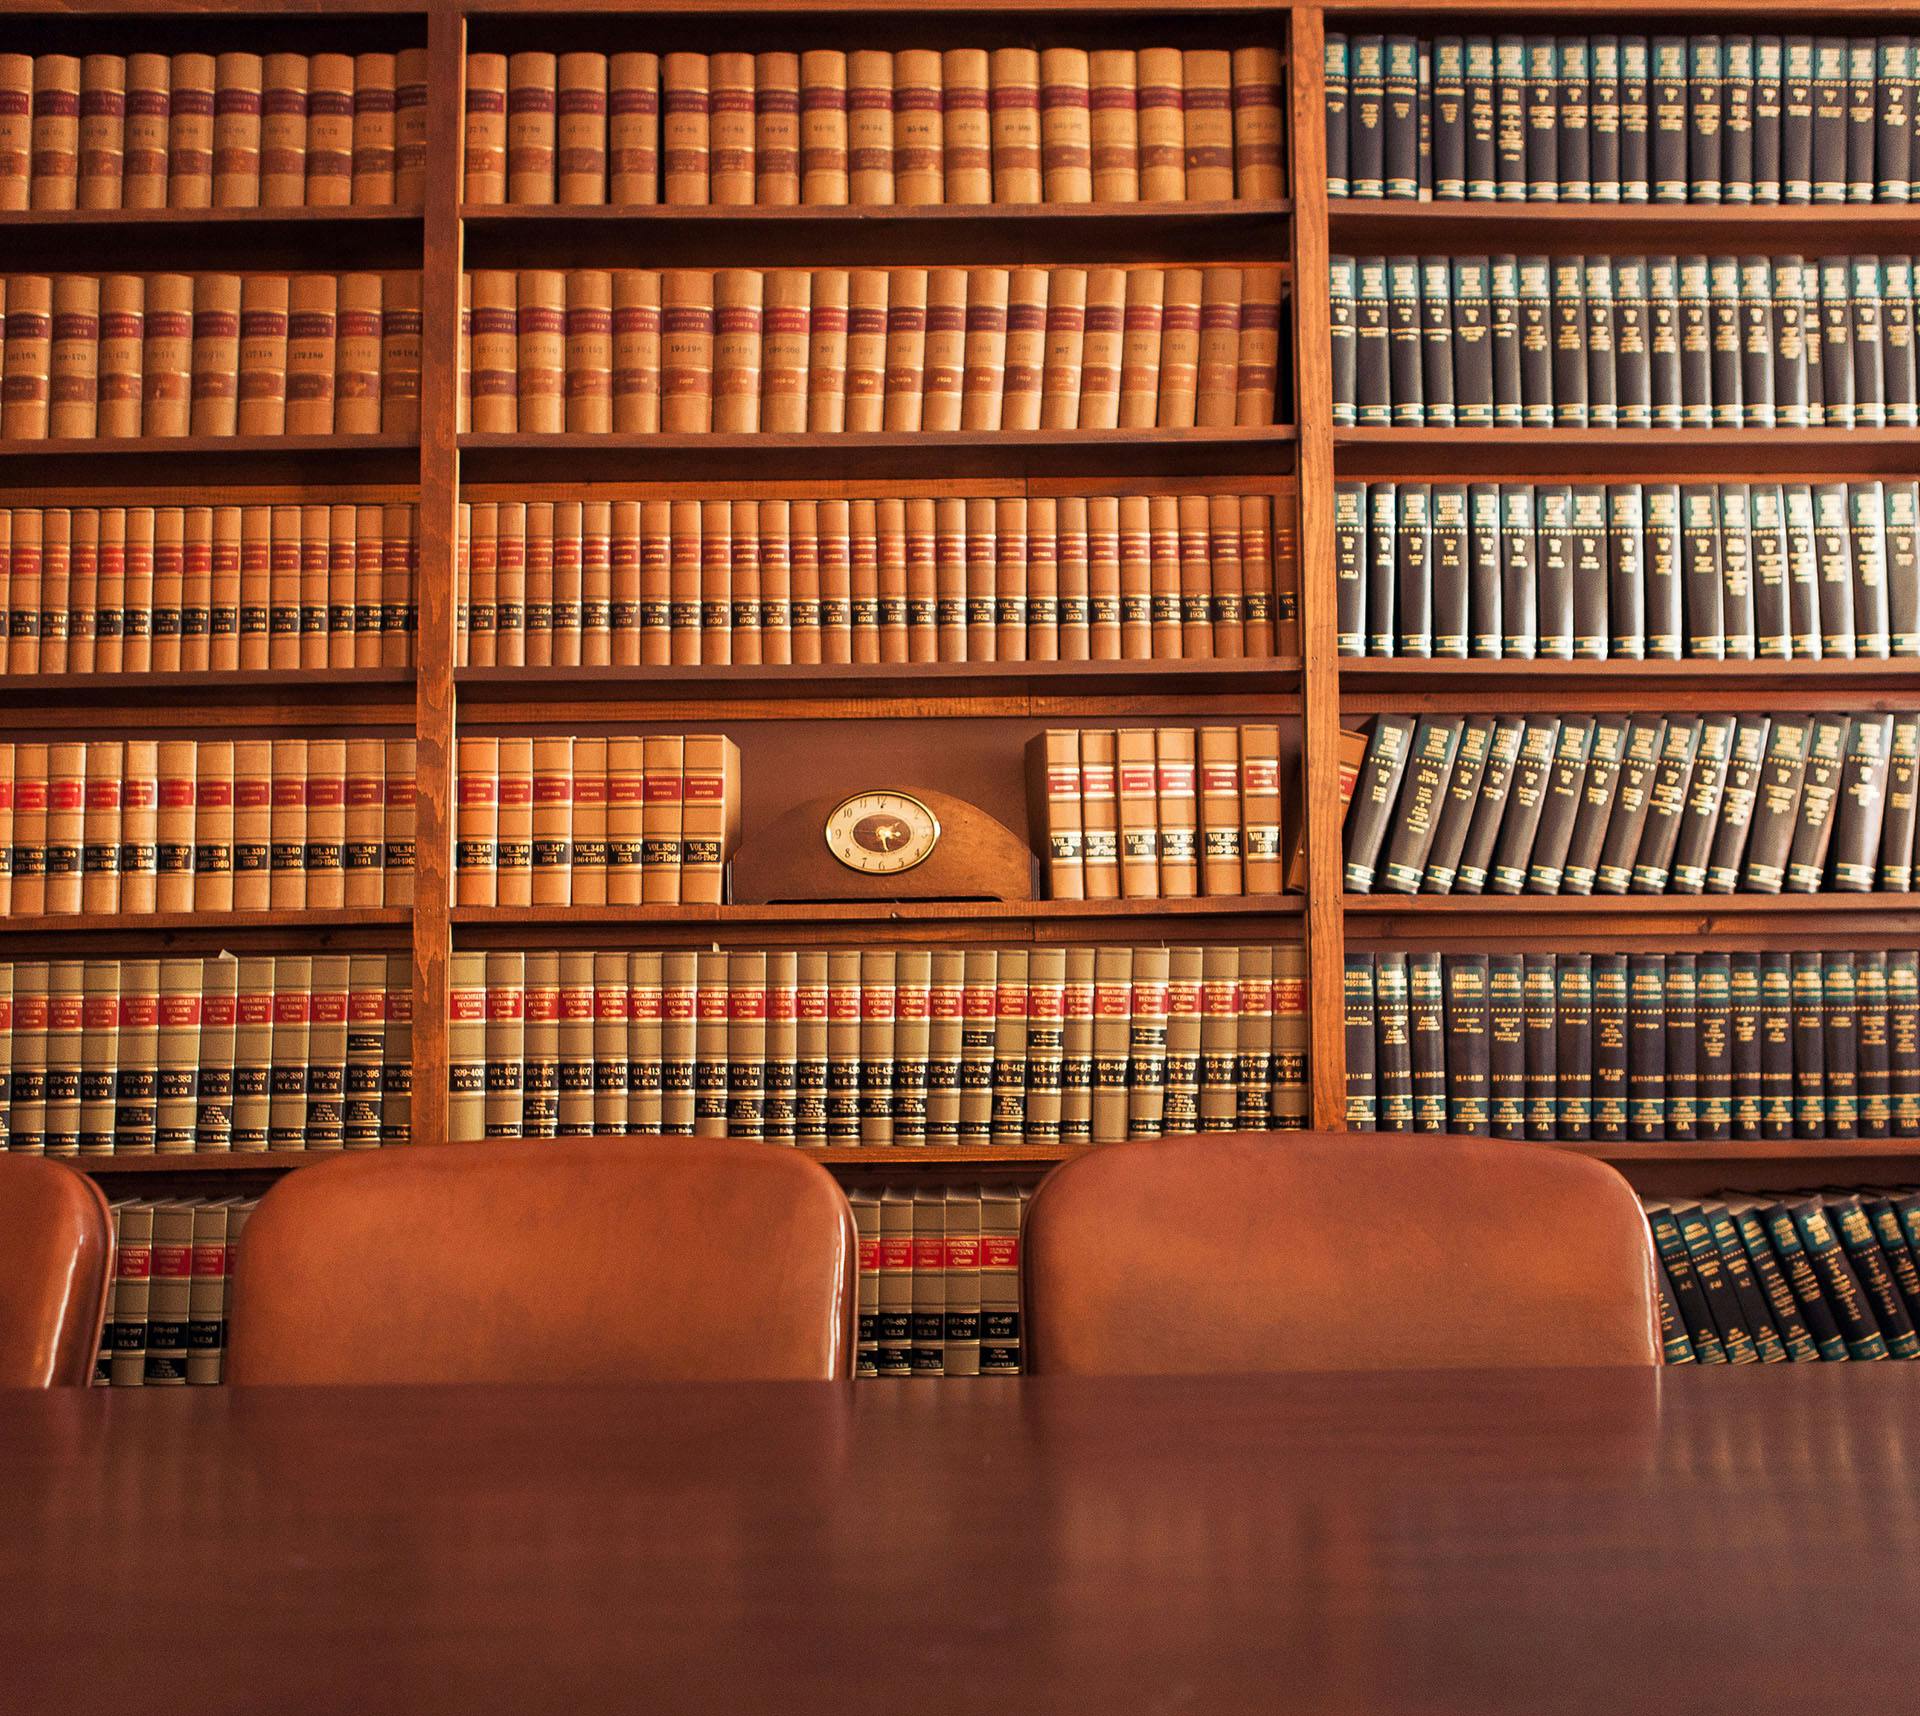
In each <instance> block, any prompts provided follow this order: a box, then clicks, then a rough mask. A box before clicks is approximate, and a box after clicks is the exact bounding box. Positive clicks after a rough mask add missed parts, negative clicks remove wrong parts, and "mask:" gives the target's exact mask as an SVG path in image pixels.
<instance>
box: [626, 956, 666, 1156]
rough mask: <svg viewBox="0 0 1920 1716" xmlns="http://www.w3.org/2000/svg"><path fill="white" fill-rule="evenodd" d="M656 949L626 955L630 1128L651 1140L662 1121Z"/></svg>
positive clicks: (628, 1128)
mask: <svg viewBox="0 0 1920 1716" xmlns="http://www.w3.org/2000/svg"><path fill="white" fill-rule="evenodd" d="M662 964H663V961H662V959H661V956H660V954H659V952H658V951H657V950H656V951H654V952H651V953H646V952H636V953H631V954H629V955H628V956H627V1125H626V1129H627V1131H628V1132H629V1133H631V1134H635V1135H637V1136H640V1137H652V1136H655V1135H657V1134H658V1133H659V1132H660V1130H661V1121H660V1096H661V1091H660V1074H661V1066H660V1047H661V1045H660V1030H661V1025H662V1022H663V1021H662V1017H661V1014H662V1004H661V993H660V990H661V967H662Z"/></svg>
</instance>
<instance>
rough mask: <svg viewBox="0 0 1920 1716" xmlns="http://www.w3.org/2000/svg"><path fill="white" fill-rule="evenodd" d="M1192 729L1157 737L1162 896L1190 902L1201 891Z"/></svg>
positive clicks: (1164, 730)
mask: <svg viewBox="0 0 1920 1716" xmlns="http://www.w3.org/2000/svg"><path fill="white" fill-rule="evenodd" d="M1194 750H1195V745H1194V736H1193V729H1192V728H1191V727H1162V728H1159V729H1158V730H1157V732H1156V733H1155V735H1154V750H1153V755H1154V774H1155V787H1156V790H1157V792H1158V794H1159V800H1160V894H1161V897H1162V898H1163V899H1169V900H1190V899H1192V898H1193V896H1194V894H1195V893H1196V892H1197V891H1198V887H1199V870H1200V867H1199V834H1198V829H1199V822H1200V816H1199V805H1198V800H1197V798H1196V796H1195V791H1194V788H1195V779H1196V774H1195V756H1194Z"/></svg>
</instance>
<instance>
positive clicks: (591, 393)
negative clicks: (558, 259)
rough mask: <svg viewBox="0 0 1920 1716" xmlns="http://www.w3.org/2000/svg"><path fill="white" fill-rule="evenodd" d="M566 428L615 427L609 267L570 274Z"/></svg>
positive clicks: (595, 431) (593, 431)
mask: <svg viewBox="0 0 1920 1716" xmlns="http://www.w3.org/2000/svg"><path fill="white" fill-rule="evenodd" d="M566 427H567V430H568V432H569V433H570V434H575V435H604V434H606V433H607V432H608V431H609V430H611V429H612V428H613V276H612V275H611V274H609V273H608V272H607V271H606V270H604V269H599V268H576V269H574V270H573V271H572V272H571V273H569V274H568V275H567V276H566Z"/></svg>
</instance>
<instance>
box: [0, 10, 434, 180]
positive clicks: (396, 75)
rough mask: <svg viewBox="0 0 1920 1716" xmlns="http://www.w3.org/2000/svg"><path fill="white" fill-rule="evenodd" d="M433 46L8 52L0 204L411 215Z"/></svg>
mask: <svg viewBox="0 0 1920 1716" xmlns="http://www.w3.org/2000/svg"><path fill="white" fill-rule="evenodd" d="M426 177H427V51H426V49H425V48H405V49H402V50H401V51H400V52H399V53H380V52H369V53H359V54H312V55H308V54H290V53H271V54H256V53H248V52H245V51H240V50H236V51H231V52H227V53H221V54H205V53H197V52H186V53H177V54H154V53H140V54H87V55H84V56H80V57H76V56H75V55H72V54H19V53H0V210H18V209H98V210H108V209H168V208H171V209H207V208H214V209H251V208H265V209H295V208H344V207H346V206H348V205H349V204H352V205H354V206H357V207H362V208H374V207H388V206H392V205H394V204H399V205H402V206H418V205H419V204H420V202H421V201H422V200H423V195H424V192H425V188H426Z"/></svg>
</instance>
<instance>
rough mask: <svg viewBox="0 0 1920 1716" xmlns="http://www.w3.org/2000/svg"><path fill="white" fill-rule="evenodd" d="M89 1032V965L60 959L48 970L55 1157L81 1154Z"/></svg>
mask: <svg viewBox="0 0 1920 1716" xmlns="http://www.w3.org/2000/svg"><path fill="white" fill-rule="evenodd" d="M85 1031H86V965H85V962H84V961H82V960H78V959H56V960H54V961H53V962H52V963H51V964H50V965H49V967H48V970H47V1130H46V1153H47V1154H48V1155H49V1156H69V1157H70V1156H77V1155H79V1154H80V1063H81V1060H82V1058H83V1054H84V1045H83V1039H84V1036H85Z"/></svg>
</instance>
